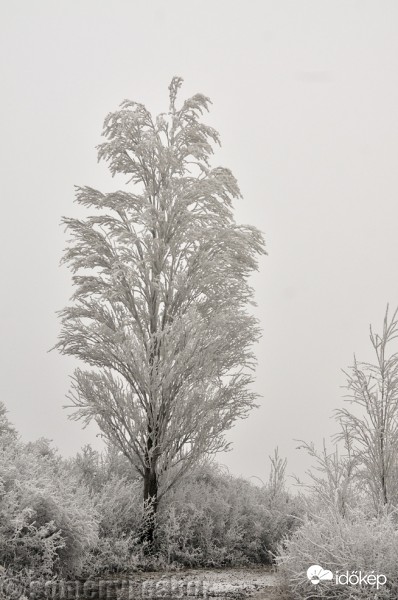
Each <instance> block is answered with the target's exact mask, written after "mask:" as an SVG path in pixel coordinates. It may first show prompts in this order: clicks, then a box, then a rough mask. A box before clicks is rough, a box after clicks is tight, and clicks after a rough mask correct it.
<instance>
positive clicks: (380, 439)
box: [336, 307, 398, 506]
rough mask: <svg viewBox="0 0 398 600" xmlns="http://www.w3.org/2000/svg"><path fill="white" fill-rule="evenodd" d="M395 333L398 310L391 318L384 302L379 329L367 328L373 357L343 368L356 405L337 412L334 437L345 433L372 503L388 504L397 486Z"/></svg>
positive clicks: (397, 332)
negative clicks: (337, 431) (338, 432)
mask: <svg viewBox="0 0 398 600" xmlns="http://www.w3.org/2000/svg"><path fill="white" fill-rule="evenodd" d="M397 337H398V309H397V310H395V312H394V313H393V315H392V316H391V317H390V316H389V314H388V307H387V310H386V313H385V317H384V322H383V331H382V333H381V334H378V333H375V332H374V331H373V329H372V327H371V328H370V342H371V345H372V348H373V351H374V354H375V362H374V363H366V362H359V361H357V360H356V358H355V357H354V365H353V366H352V367H351V368H350V370H349V371H348V372H347V373H346V375H347V386H346V387H347V390H348V394H347V398H346V399H347V401H348V402H350V403H351V404H352V405H353V407H356V409H357V410H349V409H347V408H344V409H340V410H338V411H336V416H337V419H338V420H339V421H340V423H341V425H342V432H343V433H342V434H341V435H340V436H337V437H342V436H343V435H349V437H350V439H351V443H352V446H353V455H354V457H355V459H356V462H357V464H359V465H361V466H362V467H363V471H362V474H363V475H364V480H365V483H366V484H367V485H368V487H369V488H370V491H371V493H372V495H373V499H374V501H375V504H376V506H378V504H379V503H380V502H381V503H382V504H389V503H391V501H392V500H393V498H394V496H395V498H394V499H395V500H396V495H397V491H398V490H397V483H396V481H397V478H396V474H397V466H398V465H397V457H398V352H397V351H396V350H395V351H391V350H390V348H391V344H392V342H393V341H394V340H395V339H396V338H397Z"/></svg>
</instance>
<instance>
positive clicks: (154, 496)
mask: <svg viewBox="0 0 398 600" xmlns="http://www.w3.org/2000/svg"><path fill="white" fill-rule="evenodd" d="M157 508H158V477H157V473H156V470H155V469H154V468H151V467H146V468H145V473H144V510H145V522H144V531H143V534H142V541H143V542H147V544H148V545H149V546H150V547H151V546H152V544H153V541H154V535H155V528H156V512H157Z"/></svg>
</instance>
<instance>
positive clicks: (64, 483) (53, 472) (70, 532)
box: [0, 405, 98, 583]
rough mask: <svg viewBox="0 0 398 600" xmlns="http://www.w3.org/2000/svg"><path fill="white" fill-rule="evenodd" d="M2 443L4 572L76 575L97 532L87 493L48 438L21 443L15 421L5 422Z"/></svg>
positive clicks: (0, 550)
mask: <svg viewBox="0 0 398 600" xmlns="http://www.w3.org/2000/svg"><path fill="white" fill-rule="evenodd" d="M3 408H4V407H3V405H1V412H2V415H3V417H2V423H3V425H4V423H5V420H4V414H5V412H4V411H3ZM0 445H1V450H0V565H1V566H2V567H3V569H5V573H6V576H7V577H8V579H10V578H11V579H12V578H13V577H16V576H19V577H20V583H23V581H25V582H26V581H27V580H29V577H33V578H36V579H39V578H46V579H48V578H51V577H52V576H54V575H55V574H58V575H61V574H62V575H64V576H66V575H68V574H73V573H74V574H77V573H78V572H79V569H80V568H81V566H82V564H83V556H84V553H85V552H86V550H87V548H88V547H89V546H90V545H91V544H93V543H94V542H95V540H96V539H97V535H98V525H97V517H96V513H95V510H94V506H93V503H92V502H91V499H90V497H89V494H88V492H87V491H86V490H85V488H84V486H81V485H80V484H79V482H78V481H77V479H76V478H74V477H73V476H72V474H71V473H70V471H69V469H68V467H67V465H66V463H65V462H64V461H63V460H62V459H61V458H60V457H59V456H58V455H57V453H56V452H55V451H54V450H53V449H52V448H51V446H50V444H49V442H48V441H46V440H38V441H37V442H34V443H29V444H23V443H22V442H21V441H20V440H19V438H18V436H17V435H16V433H15V430H14V429H13V428H12V427H11V426H10V427H9V428H5V427H3V426H2V428H1V432H0ZM23 574H25V575H24V576H23ZM4 576H5V575H4V573H3V577H4ZM24 577H25V579H24Z"/></svg>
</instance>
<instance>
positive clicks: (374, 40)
mask: <svg viewBox="0 0 398 600" xmlns="http://www.w3.org/2000/svg"><path fill="white" fill-rule="evenodd" d="M0 28H1V36H0V40H1V41H0V45H1V52H0V64H1V67H0V77H1V80H0V82H1V94H0V106H1V110H0V119H1V138H0V139H1V141H0V152H1V167H2V177H1V222H2V227H1V235H0V244H1V249H0V260H1V296H0V303H1V318H2V323H1V342H0V371H1V381H0V386H1V396H0V398H1V400H2V401H4V402H5V404H6V406H7V407H8V409H9V413H10V414H9V416H10V418H11V420H12V421H13V422H14V423H15V425H16V426H17V428H18V430H19V431H20V433H21V435H22V437H23V439H25V440H30V439H35V438H38V437H41V436H44V437H47V438H50V439H52V440H53V441H54V444H55V445H56V446H58V448H59V449H60V451H61V452H62V453H63V454H65V455H71V454H73V453H75V452H76V451H78V450H79V448H80V447H81V446H82V445H83V444H86V443H92V444H93V445H95V446H96V447H100V442H99V440H98V439H97V438H96V430H95V428H94V427H92V428H90V429H88V430H86V431H83V430H82V429H81V426H80V424H79V423H75V422H71V421H69V420H68V419H67V411H65V410H64V409H63V408H62V406H63V404H65V394H66V392H67V390H68V386H69V383H68V377H69V375H70V374H71V373H72V371H73V368H74V366H75V364H76V363H75V362H74V361H73V360H71V359H68V358H66V357H62V356H60V355H58V354H56V353H55V352H52V353H47V350H48V349H49V348H50V347H51V346H53V344H54V343H55V341H56V337H57V333H58V330H59V324H58V322H57V318H56V315H55V311H56V310H59V309H61V308H62V307H63V306H64V305H65V304H66V303H67V301H68V298H69V296H70V295H71V292H72V288H71V281H70V275H69V273H68V271H67V270H66V268H64V267H63V268H60V267H59V260H60V258H61V254H62V249H63V247H64V243H65V235H64V232H63V229H62V228H61V227H60V226H59V222H60V219H61V216H62V215H68V216H73V215H76V214H77V207H76V205H75V204H73V199H74V188H73V186H74V185H75V184H77V185H90V186H92V187H98V188H99V189H101V190H102V191H111V190H113V189H115V185H116V184H115V182H114V181H113V180H112V179H111V178H110V176H109V174H108V172H107V167H106V165H105V164H104V163H101V164H99V165H98V164H97V162H96V150H95V146H96V145H97V144H98V143H99V142H100V141H101V137H100V134H101V130H102V122H103V119H104V117H105V116H106V114H107V113H108V112H109V111H112V110H115V109H116V108H117V106H118V105H119V103H120V102H121V101H122V100H123V99H125V98H129V99H132V100H138V101H141V102H143V103H145V104H146V105H147V107H148V108H149V109H151V110H152V111H153V112H155V113H158V112H161V111H164V110H167V107H168V90H167V86H168V84H169V82H170V80H171V77H172V76H173V75H181V76H182V77H183V78H184V80H185V83H184V86H183V88H182V91H181V97H187V96H189V95H192V94H194V93H196V92H202V93H205V94H206V95H208V96H210V98H211V99H212V101H213V106H212V110H211V113H210V114H209V115H208V116H207V117H206V119H207V122H208V123H209V124H211V125H212V126H214V127H215V128H216V129H217V130H218V131H219V132H220V134H221V138H222V143H223V146H222V149H221V150H220V151H218V152H217V154H216V156H215V159H214V163H213V164H214V166H216V165H217V164H222V165H223V166H227V167H229V168H230V169H231V170H232V171H233V173H234V174H235V176H236V177H237V179H238V181H239V184H240V187H241V190H242V193H243V196H244V200H242V201H239V202H237V203H236V218H237V220H238V221H239V222H242V223H243V222H244V223H249V224H254V225H256V226H257V227H259V228H260V229H261V230H262V231H264V233H265V236H266V241H267V248H268V253H269V254H268V256H267V257H266V258H264V260H262V262H261V268H260V271H259V273H258V274H256V276H255V277H254V278H253V285H254V287H255V289H256V298H257V303H258V308H257V311H256V312H257V315H258V317H259V318H260V319H261V324H262V327H263V330H264V335H263V339H262V341H261V343H260V344H259V345H258V347H257V353H258V371H257V383H256V390H257V391H258V392H259V393H260V394H261V395H262V399H261V401H260V402H261V408H260V409H258V410H256V411H254V412H253V413H252V414H251V416H250V417H249V418H248V419H247V420H246V421H243V422H241V423H239V424H238V425H237V426H236V427H235V428H234V430H233V431H232V432H231V433H230V434H229V439H231V440H232V441H233V442H234V445H233V451H232V452H230V453H229V454H228V455H223V456H220V459H219V460H220V461H221V462H222V463H223V464H225V465H227V466H228V468H229V469H230V470H231V471H232V472H233V473H237V474H243V475H245V476H246V477H250V476H258V477H261V478H263V479H264V478H266V477H267V472H268V464H267V461H268V455H269V454H271V453H272V452H273V448H274V447H275V446H276V445H278V446H279V449H280V453H281V454H282V455H283V456H286V457H287V458H288V460H289V468H288V470H289V472H295V473H297V474H302V472H303V470H304V469H305V467H306V466H307V464H308V461H307V460H306V459H305V457H304V456H302V454H301V453H300V452H299V451H297V450H296V449H295V448H296V446H297V443H296V442H295V441H294V440H295V439H304V440H307V441H311V440H313V441H315V442H316V443H317V444H319V443H320V442H321V440H322V438H323V437H326V438H328V436H330V434H331V433H333V432H334V431H335V426H334V423H333V420H331V416H332V413H333V409H334V408H336V407H338V406H341V404H342V395H343V390H342V389H341V388H340V386H341V385H342V384H343V383H344V377H343V376H342V374H341V369H342V368H345V367H347V366H348V365H349V364H350V363H351V362H352V356H353V352H354V351H355V352H356V354H357V356H358V358H369V342H368V325H369V323H373V324H375V326H377V327H379V326H380V324H381V321H382V318H383V314H384V310H385V306H386V303H387V302H390V303H391V305H392V306H394V307H395V306H396V305H398V237H397V228H398V202H397V200H398V168H397V159H398V35H397V30H398V3H397V2H395V1H394V0H391V1H380V0H377V1H376V0H375V1H373V2H369V1H366V0H359V1H349V0H348V1H347V0H344V1H343V0H340V1H339V0H329V1H326V0H322V1H321V0H312V1H300V0H293V1H291V2H287V1H285V0H273V1H264V0H256V1H253V0H252V1H250V2H246V3H244V2H243V1H239V2H238V1H233V0H232V1H231V0H216V1H215V0H202V1H201V2H189V1H187V0H178V1H177V0H169V1H168V2H164V1H163V0H162V1H160V0H159V1H153V0H150V1H146V2H144V1H142V2H138V1H136V0H129V1H127V0H125V1H121V0H112V2H111V1H110V0H109V1H107V2H103V1H100V0H84V1H83V2H77V1H71V0H69V1H68V2H64V1H62V0H61V1H60V0H58V1H57V2H54V1H53V0H51V1H48V2H44V1H42V0H35V2H31V1H30V0H29V1H28V0H25V1H20V2H5V1H4V0H3V1H2V2H1V6H0Z"/></svg>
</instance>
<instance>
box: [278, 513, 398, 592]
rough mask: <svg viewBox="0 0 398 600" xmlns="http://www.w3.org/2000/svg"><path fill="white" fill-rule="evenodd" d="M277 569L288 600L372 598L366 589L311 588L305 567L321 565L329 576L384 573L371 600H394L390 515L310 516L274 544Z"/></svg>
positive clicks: (396, 554) (395, 557)
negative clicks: (277, 543)
mask: <svg viewBox="0 0 398 600" xmlns="http://www.w3.org/2000/svg"><path fill="white" fill-rule="evenodd" d="M277 565H278V572H279V576H280V579H281V584H282V588H283V589H284V591H285V594H286V597H287V598H291V599H292V600H307V598H311V597H313V598H328V599H333V598H336V599H337V598H338V599H341V600H343V599H347V600H348V599H354V598H363V599H364V600H365V599H366V600H369V599H370V598H371V597H372V598H373V597H374V596H373V594H374V593H375V589H374V588H373V590H372V587H369V586H363V587H359V586H351V585H343V586H339V585H336V583H335V581H331V582H328V581H326V582H323V583H322V582H321V583H320V584H318V585H317V586H316V588H315V586H314V587H313V585H312V584H311V583H310V582H309V581H308V578H307V576H306V572H307V569H308V568H309V567H310V566H311V565H321V566H322V567H323V568H324V569H329V570H330V571H332V573H334V574H335V573H336V572H337V571H339V572H340V573H343V572H344V573H345V572H347V571H348V572H349V573H351V571H359V570H360V571H362V573H371V572H373V571H374V572H375V573H376V574H377V573H379V574H384V575H385V576H386V577H387V584H386V585H385V586H383V587H382V588H381V589H380V591H379V592H378V595H377V596H375V597H377V598H379V599H380V600H381V599H383V600H384V599H385V600H387V599H389V600H396V598H397V597H398V532H397V530H396V523H395V516H394V515H393V514H388V513H387V512H382V513H381V514H379V515H378V516H373V517H371V516H369V515H368V514H364V513H363V512H361V511H360V510H358V509H356V510H354V511H351V512H350V513H349V514H348V515H346V517H345V518H344V517H343V516H342V515H341V514H339V512H337V511H333V510H329V511H325V512H324V514H322V515H321V514H318V515H314V516H312V517H311V518H307V519H306V520H305V522H304V524H303V525H302V526H301V527H300V528H299V529H297V530H296V531H295V532H294V533H293V535H292V536H291V537H290V538H286V539H285V540H284V542H283V543H281V544H280V546H279V554H278V557H277ZM311 592H312V593H313V594H314V595H313V596H311V595H310V594H311Z"/></svg>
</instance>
